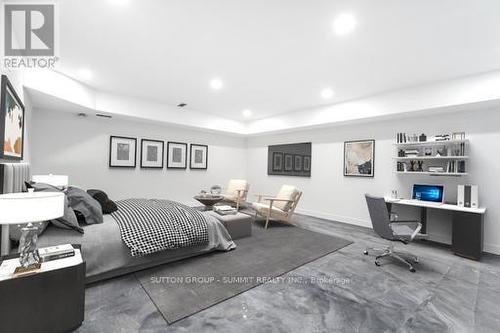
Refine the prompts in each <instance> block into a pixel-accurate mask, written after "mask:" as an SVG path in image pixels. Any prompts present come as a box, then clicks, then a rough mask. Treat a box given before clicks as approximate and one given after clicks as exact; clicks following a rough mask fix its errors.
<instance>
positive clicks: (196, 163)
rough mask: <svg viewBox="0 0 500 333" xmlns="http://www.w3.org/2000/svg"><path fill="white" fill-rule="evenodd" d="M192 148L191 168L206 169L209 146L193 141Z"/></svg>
mask: <svg viewBox="0 0 500 333" xmlns="http://www.w3.org/2000/svg"><path fill="white" fill-rule="evenodd" d="M190 148H191V149H190V150H191V151H190V160H189V168H190V169H199V170H206V169H207V168H208V146H207V145H198V144H194V143H192V144H191V146H190Z"/></svg>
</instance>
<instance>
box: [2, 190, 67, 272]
mask: <svg viewBox="0 0 500 333" xmlns="http://www.w3.org/2000/svg"><path fill="white" fill-rule="evenodd" d="M63 215H64V193H58V192H32V191H31V192H23V193H9V194H2V195H0V225H2V244H1V245H2V247H1V254H2V255H7V254H9V225H10V224H25V223H28V224H27V225H26V226H25V227H24V228H22V229H21V230H22V235H21V240H20V242H19V253H20V256H19V261H20V263H21V266H22V267H23V268H24V269H25V270H32V269H37V268H40V257H39V256H38V252H37V251H36V250H37V248H36V242H37V239H38V236H37V230H38V227H37V226H35V225H33V223H36V222H43V221H48V220H52V219H57V218H59V217H62V216H63Z"/></svg>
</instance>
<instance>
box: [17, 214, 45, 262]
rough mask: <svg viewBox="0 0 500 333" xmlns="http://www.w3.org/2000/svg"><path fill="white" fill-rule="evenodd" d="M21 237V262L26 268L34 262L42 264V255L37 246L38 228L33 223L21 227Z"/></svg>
mask: <svg viewBox="0 0 500 333" xmlns="http://www.w3.org/2000/svg"><path fill="white" fill-rule="evenodd" d="M21 231H22V234H21V239H20V241H19V262H20V263H21V266H22V267H24V268H28V267H30V266H32V265H34V264H40V256H39V255H38V251H37V248H36V242H37V240H38V234H37V231H38V228H37V227H36V226H34V225H33V224H32V223H28V225H26V227H24V228H22V229H21Z"/></svg>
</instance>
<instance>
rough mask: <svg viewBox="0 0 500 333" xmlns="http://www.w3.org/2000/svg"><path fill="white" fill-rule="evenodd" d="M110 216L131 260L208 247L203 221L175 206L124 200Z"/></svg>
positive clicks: (185, 208)
mask: <svg viewBox="0 0 500 333" xmlns="http://www.w3.org/2000/svg"><path fill="white" fill-rule="evenodd" d="M116 204H117V206H118V210H117V211H115V212H114V213H112V214H111V215H112V216H113V217H114V218H115V220H116V221H117V223H118V226H119V227H120V233H121V237H122V240H123V242H124V243H125V244H126V245H127V247H128V248H129V249H130V253H131V255H132V256H133V257H137V256H142V255H145V254H151V253H155V252H160V251H164V250H169V249H177V248H181V247H189V246H196V245H204V244H208V224H207V217H205V216H204V215H203V214H201V213H200V212H199V211H197V210H195V209H193V208H191V207H188V206H185V205H182V204H180V203H178V202H174V201H169V200H156V199H127V200H121V201H118V202H116Z"/></svg>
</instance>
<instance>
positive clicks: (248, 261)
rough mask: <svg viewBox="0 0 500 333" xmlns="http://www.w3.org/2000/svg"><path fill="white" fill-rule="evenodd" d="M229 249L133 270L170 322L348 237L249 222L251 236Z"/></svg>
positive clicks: (323, 252)
mask: <svg viewBox="0 0 500 333" xmlns="http://www.w3.org/2000/svg"><path fill="white" fill-rule="evenodd" d="M235 242H236V244H237V248H236V249H235V250H233V251H231V252H213V253H210V254H205V255H201V256H198V257H194V258H190V259H186V260H182V261H179V262H175V263H170V264H167V265H164V266H160V267H156V268H152V269H149V270H146V271H142V272H138V273H136V276H137V278H138V279H139V281H140V283H141V285H142V286H143V288H144V290H145V291H146V292H147V293H148V295H149V297H150V298H151V300H152V301H153V303H154V304H155V305H156V307H157V308H158V310H159V311H160V312H161V313H162V315H163V316H164V318H165V320H166V321H167V322H168V323H169V324H172V323H174V322H176V321H178V320H181V319H183V318H186V317H188V316H191V315H193V314H195V313H197V312H199V311H201V310H203V309H206V308H208V307H211V306H213V305H215V304H217V303H220V302H222V301H224V300H227V299H229V298H231V297H234V296H236V295H238V294H240V293H242V292H244V291H247V290H249V289H251V288H254V287H256V286H258V285H260V284H262V283H265V282H266V281H269V280H270V279H272V278H276V277H278V276H280V275H283V274H285V273H287V272H290V271H291V270H294V269H296V268H298V267H300V266H302V265H304V264H307V263H309V262H311V261H314V260H316V259H318V258H320V257H323V256H325V255H327V254H329V253H332V252H335V251H337V250H339V249H341V248H343V247H345V246H347V245H349V244H351V243H352V242H350V241H348V240H345V239H342V238H338V237H332V236H328V235H324V234H320V233H316V232H312V231H309V230H305V229H301V228H297V227H293V226H282V225H280V224H273V226H272V227H270V228H269V229H267V230H265V229H264V228H263V227H262V226H261V225H257V224H254V225H253V226H252V236H251V237H246V238H242V239H239V240H236V241H235Z"/></svg>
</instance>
